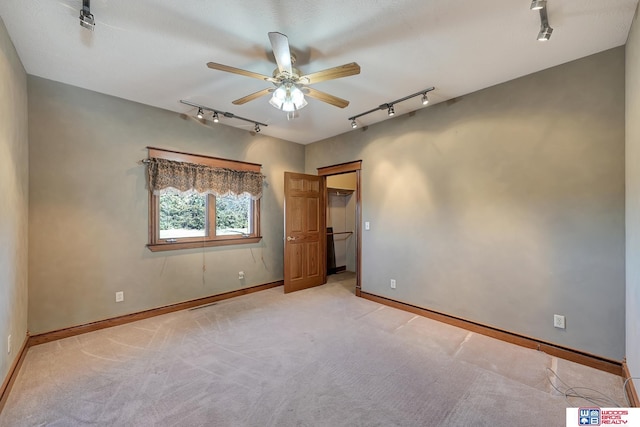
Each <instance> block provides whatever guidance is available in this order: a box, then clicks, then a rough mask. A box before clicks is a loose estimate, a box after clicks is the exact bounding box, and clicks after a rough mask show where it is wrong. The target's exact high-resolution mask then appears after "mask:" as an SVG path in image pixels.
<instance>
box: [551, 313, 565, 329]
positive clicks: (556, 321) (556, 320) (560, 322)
mask: <svg viewBox="0 0 640 427" xmlns="http://www.w3.org/2000/svg"><path fill="white" fill-rule="evenodd" d="M553 326H554V327H556V328H558V329H564V316H562V315H560V314H554V315H553Z"/></svg>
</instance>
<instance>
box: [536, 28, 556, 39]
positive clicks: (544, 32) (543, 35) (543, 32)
mask: <svg viewBox="0 0 640 427" xmlns="http://www.w3.org/2000/svg"><path fill="white" fill-rule="evenodd" d="M552 32H553V28H551V27H549V26H546V27H540V32H539V33H538V41H541V42H546V41H547V40H549V39H550V38H551V33H552Z"/></svg>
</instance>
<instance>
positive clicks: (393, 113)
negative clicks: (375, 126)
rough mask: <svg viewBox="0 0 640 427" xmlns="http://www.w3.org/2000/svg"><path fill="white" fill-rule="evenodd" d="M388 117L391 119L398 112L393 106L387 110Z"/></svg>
mask: <svg viewBox="0 0 640 427" xmlns="http://www.w3.org/2000/svg"><path fill="white" fill-rule="evenodd" d="M387 115H389V117H393V116H395V115H396V110H395V109H394V108H393V104H391V105H389V109H388V110H387Z"/></svg>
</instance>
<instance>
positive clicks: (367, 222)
mask: <svg viewBox="0 0 640 427" xmlns="http://www.w3.org/2000/svg"><path fill="white" fill-rule="evenodd" d="M364 229H365V230H370V229H371V224H369V221H365V222H364Z"/></svg>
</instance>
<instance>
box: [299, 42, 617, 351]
mask: <svg viewBox="0 0 640 427" xmlns="http://www.w3.org/2000/svg"><path fill="white" fill-rule="evenodd" d="M624 67H625V57H624V48H623V47H619V48H616V49H613V50H609V51H606V52H603V53H600V54H597V55H594V56H590V57H587V58H583V59H580V60H577V61H574V62H571V63H567V64H564V65H561V66H558V67H555V68H551V69H548V70H545V71H542V72H539V73H535V74H532V75H529V76H525V77H523V78H520V79H517V80H513V81H510V82H507V83H504V84H501V85H498V86H494V87H491V88H488V89H485V90H482V91H479V92H476V93H473V94H470V95H467V96H464V97H462V98H459V99H457V100H453V101H450V102H447V103H441V104H438V105H434V106H430V107H427V108H424V109H421V110H419V111H418V112H417V113H416V114H415V115H404V116H401V117H396V118H394V119H392V120H387V121H385V122H384V123H380V124H377V125H373V126H370V127H369V128H368V129H367V130H362V129H356V130H353V131H350V132H348V133H345V134H343V135H340V136H337V137H334V138H330V139H327V140H324V141H321V142H318V143H315V144H312V145H309V146H307V149H306V154H305V155H306V163H305V167H306V171H307V172H308V173H315V170H316V168H317V167H321V166H327V165H332V164H336V163H342V162H348V161H353V160H358V159H362V161H363V164H362V179H363V184H362V188H363V192H362V203H363V221H370V222H371V230H369V231H363V252H362V254H363V262H362V268H363V278H362V279H363V280H362V286H363V290H364V291H366V292H370V293H373V294H377V295H381V296H384V297H389V298H392V299H395V300H399V301H403V302H407V303H410V304H413V305H416V306H420V307H425V308H429V309H433V310H436V311H439V312H444V313H448V314H451V315H454V316H458V317H462V318H465V319H469V320H472V321H475V322H480V323H483V324H487V325H492V326H495V327H497V328H501V329H505V330H508V331H513V332H516V333H519V334H524V335H527V336H532V337H537V338H539V339H542V340H545V341H549V342H553V343H557V344H560V345H564V346H568V347H571V348H575V349H579V350H583V351H587V352H590V353H593V354H596V355H601V356H604V357H608V358H611V359H616V360H621V359H622V358H623V357H624V354H625V332H624V330H625V314H624V311H625V264H624V256H625V255H624V250H625V235H624V233H625V229H624V214H625V211H624V210H625V201H624V196H625V195H624V191H625V187H624V179H625V178H624V126H625V125H624V119H625V116H624V107H625V105H624V96H625V89H624V72H625V70H624ZM407 102H411V101H407ZM362 121H363V122H366V116H365V117H364V118H363V119H362ZM391 278H394V279H396V280H397V289H395V290H392V289H390V286H389V280H390V279H391ZM554 313H558V314H563V315H565V316H566V322H567V328H566V330H558V329H555V328H554V327H553V314H554Z"/></svg>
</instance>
